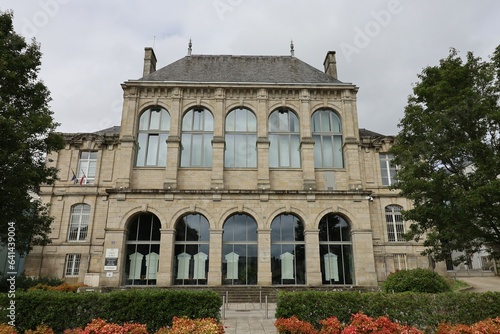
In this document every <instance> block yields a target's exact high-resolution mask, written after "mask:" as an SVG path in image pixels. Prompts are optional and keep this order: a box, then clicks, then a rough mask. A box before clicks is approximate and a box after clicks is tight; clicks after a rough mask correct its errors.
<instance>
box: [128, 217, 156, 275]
mask: <svg viewBox="0 0 500 334" xmlns="http://www.w3.org/2000/svg"><path fill="white" fill-rule="evenodd" d="M160 227H161V226H160V220H159V219H158V217H156V216H155V215H153V214H151V213H145V214H140V215H137V216H136V217H135V218H133V220H132V221H131V222H130V223H129V226H128V233H127V241H126V247H127V254H126V257H125V272H124V273H125V281H126V284H131V285H156V273H157V271H158V267H159V255H160Z"/></svg>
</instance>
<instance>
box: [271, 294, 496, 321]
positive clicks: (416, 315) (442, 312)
mask: <svg viewBox="0 0 500 334" xmlns="http://www.w3.org/2000/svg"><path fill="white" fill-rule="evenodd" d="M359 312H363V313H364V314H366V315H368V316H370V317H381V316H387V317H388V318H389V319H390V320H391V321H394V322H397V323H400V324H406V325H410V326H414V327H416V328H420V329H426V328H429V329H436V328H437V326H438V325H439V324H440V323H445V322H446V323H450V324H460V323H462V324H466V325H470V324H473V323H476V322H479V321H482V320H484V319H487V318H495V317H498V315H499V314H500V292H486V293H475V292H462V293H439V294H428V293H413V292H404V293H397V294H388V293H383V292H368V293H359V292H333V291H332V292H321V291H305V292H280V293H279V294H278V301H277V304H276V314H275V316H276V318H290V317H292V316H296V317H297V318H298V319H299V320H301V321H307V322H309V323H311V324H312V325H313V326H314V327H315V328H320V327H321V323H320V320H322V319H328V318H330V317H337V318H338V320H339V321H340V322H342V323H349V321H350V318H351V315H352V314H355V313H359Z"/></svg>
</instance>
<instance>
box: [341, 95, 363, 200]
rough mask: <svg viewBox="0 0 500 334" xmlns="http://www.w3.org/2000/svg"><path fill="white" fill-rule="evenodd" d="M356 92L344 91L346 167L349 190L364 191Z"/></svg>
mask: <svg viewBox="0 0 500 334" xmlns="http://www.w3.org/2000/svg"><path fill="white" fill-rule="evenodd" d="M356 91H357V89H356V88H355V87H353V88H350V89H345V90H343V91H342V108H343V115H344V118H343V124H342V129H343V142H344V147H343V153H344V167H345V169H346V170H347V171H348V173H349V189H351V190H354V189H357V190H361V189H362V181H361V164H360V157H359V129H358V121H357V114H356Z"/></svg>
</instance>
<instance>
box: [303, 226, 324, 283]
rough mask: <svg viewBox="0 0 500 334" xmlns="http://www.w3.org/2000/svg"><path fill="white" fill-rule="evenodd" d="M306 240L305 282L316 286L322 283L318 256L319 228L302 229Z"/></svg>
mask: <svg viewBox="0 0 500 334" xmlns="http://www.w3.org/2000/svg"><path fill="white" fill-rule="evenodd" d="M304 239H305V242H306V275H307V280H306V284H307V285H309V286H318V285H321V284H322V279H321V266H320V261H321V259H320V256H319V244H318V243H319V229H310V230H305V231H304Z"/></svg>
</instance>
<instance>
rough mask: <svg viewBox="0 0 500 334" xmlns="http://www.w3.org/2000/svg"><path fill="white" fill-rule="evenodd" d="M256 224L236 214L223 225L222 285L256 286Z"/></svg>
mask: <svg viewBox="0 0 500 334" xmlns="http://www.w3.org/2000/svg"><path fill="white" fill-rule="evenodd" d="M257 262H258V261H257V222H256V221H255V220H254V219H253V218H252V217H250V216H248V215H246V214H236V215H233V216H231V217H229V218H228V219H227V220H226V222H225V223H224V234H223V235H222V283H223V284H229V285H253V284H257Z"/></svg>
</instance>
